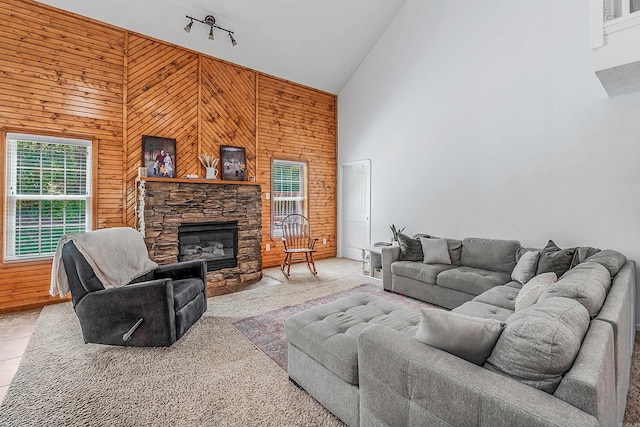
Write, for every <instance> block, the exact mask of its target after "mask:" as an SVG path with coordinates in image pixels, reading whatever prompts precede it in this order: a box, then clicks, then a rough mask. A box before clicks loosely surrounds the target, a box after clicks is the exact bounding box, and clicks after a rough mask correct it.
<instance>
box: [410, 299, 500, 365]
mask: <svg viewBox="0 0 640 427" xmlns="http://www.w3.org/2000/svg"><path fill="white" fill-rule="evenodd" d="M503 327H504V323H503V322H500V321H498V320H495V319H483V318H481V317H472V316H466V315H464V314H459V313H453V312H451V311H446V310H441V309H438V308H423V309H422V310H421V311H420V325H419V326H418V331H417V332H416V339H417V340H418V341H420V342H423V343H425V344H427V345H430V346H431V347H435V348H438V349H440V350H443V351H446V352H447V353H451V354H453V355H455V356H458V357H460V358H462V359H465V360H467V361H469V362H471V363H475V364H476V365H482V364H483V363H484V362H485V360H487V358H488V357H489V355H490V354H491V351H492V350H493V346H494V345H495V344H496V341H497V340H498V337H500V333H501V332H502V328H503Z"/></svg>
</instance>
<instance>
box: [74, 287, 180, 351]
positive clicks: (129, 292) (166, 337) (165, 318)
mask: <svg viewBox="0 0 640 427" xmlns="http://www.w3.org/2000/svg"><path fill="white" fill-rule="evenodd" d="M75 311H76V315H77V316H78V319H79V320H80V325H81V326H82V334H83V336H84V340H85V342H93V343H99V344H112V345H130V346H168V345H171V344H172V343H174V342H175V340H176V328H175V310H174V307H173V283H172V281H171V279H160V280H151V281H148V282H141V283H135V284H131V285H127V286H123V287H118V288H109V289H104V290H100V291H95V292H90V293H88V294H87V295H86V296H85V297H84V298H82V299H81V300H80V301H78V303H77V304H76V306H75ZM141 318H142V319H144V320H143V322H142V323H141V324H140V326H139V327H138V328H137V329H136V330H135V332H134V333H133V335H132V336H131V339H130V340H129V341H126V342H125V341H124V340H123V338H122V336H123V335H124V334H125V333H126V332H127V331H128V330H129V329H130V328H131V327H132V326H133V325H134V324H135V323H136V322H137V321H138V320H139V319H141Z"/></svg>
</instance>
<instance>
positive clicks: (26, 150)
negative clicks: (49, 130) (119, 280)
mask: <svg viewBox="0 0 640 427" xmlns="http://www.w3.org/2000/svg"><path fill="white" fill-rule="evenodd" d="M7 161H8V165H7V166H8V171H9V176H8V179H7V207H8V226H7V236H6V239H7V242H6V247H7V251H6V254H5V258H6V259H7V260H12V259H29V258H35V257H43V256H51V255H53V253H54V252H55V249H56V245H57V243H58V241H59V240H60V238H61V237H62V236H63V235H64V234H67V233H81V232H85V231H87V230H88V229H90V207H91V169H90V165H91V141H86V140H75V139H68V138H57V137H44V136H39V135H23V134H11V133H9V134H7Z"/></svg>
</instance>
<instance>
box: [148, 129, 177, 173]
mask: <svg viewBox="0 0 640 427" xmlns="http://www.w3.org/2000/svg"><path fill="white" fill-rule="evenodd" d="M142 164H143V165H144V167H145V168H146V169H147V176H148V177H153V178H175V177H176V140H175V139H174V138H164V137H160V136H149V135H143V136H142Z"/></svg>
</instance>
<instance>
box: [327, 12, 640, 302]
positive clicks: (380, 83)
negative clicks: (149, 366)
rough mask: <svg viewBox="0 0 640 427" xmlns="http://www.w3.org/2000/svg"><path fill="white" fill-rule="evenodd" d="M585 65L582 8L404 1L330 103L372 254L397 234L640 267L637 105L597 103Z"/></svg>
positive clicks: (630, 98) (620, 100)
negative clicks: (491, 242)
mask: <svg viewBox="0 0 640 427" xmlns="http://www.w3.org/2000/svg"><path fill="white" fill-rule="evenodd" d="M591 55H592V54H591V51H590V49H589V16H588V2H585V1H583V0H565V1H561V2H558V1H557V0H538V1H535V2H534V1H498V0H493V1H489V0H486V1H482V2H469V1H462V0H447V1H441V0H409V1H408V2H407V4H406V5H405V6H404V8H403V9H402V10H401V11H400V13H399V14H398V16H397V17H396V18H395V20H394V21H393V23H392V24H391V26H390V27H389V28H388V29H387V31H386V32H385V34H384V35H383V36H382V38H381V39H380V40H379V41H378V43H377V44H376V46H375V47H374V49H373V50H372V51H371V52H370V54H369V55H368V57H367V58H366V59H365V61H364V62H363V63H362V64H361V65H360V67H359V69H358V70H357V71H356V73H355V74H354V75H353V76H352V77H351V79H350V81H349V82H348V83H347V85H346V86H345V88H344V89H343V90H342V91H341V92H340V94H339V98H338V111H339V118H338V124H339V125H338V126H339V130H338V131H339V152H338V155H339V162H340V163H342V162H347V161H353V160H359V159H365V158H370V159H371V160H372V214H371V219H372V241H374V242H375V241H378V240H389V239H390V231H389V225H390V224H392V223H394V224H396V225H399V226H405V225H406V226H407V230H406V231H407V232H408V234H413V233H416V232H426V233H433V234H437V235H441V236H446V237H454V238H463V237H466V236H478V237H488V238H515V239H518V240H520V242H521V243H522V244H523V245H525V246H536V247H543V246H544V245H545V244H546V243H547V240H548V239H553V240H554V241H555V242H556V243H557V244H558V245H559V246H560V247H572V246H577V245H589V246H596V247H600V248H612V249H616V250H619V251H621V252H623V253H624V254H626V255H627V257H629V258H631V259H634V260H636V261H640V191H639V188H638V185H639V183H640V168H639V167H638V160H640V94H631V95H625V96H620V97H616V98H608V97H607V95H606V93H605V91H604V89H603V88H602V87H601V85H600V83H599V82H598V79H597V78H596V76H595V73H594V70H593V63H592V62H593V59H592V56H591ZM639 306H640V305H639Z"/></svg>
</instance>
